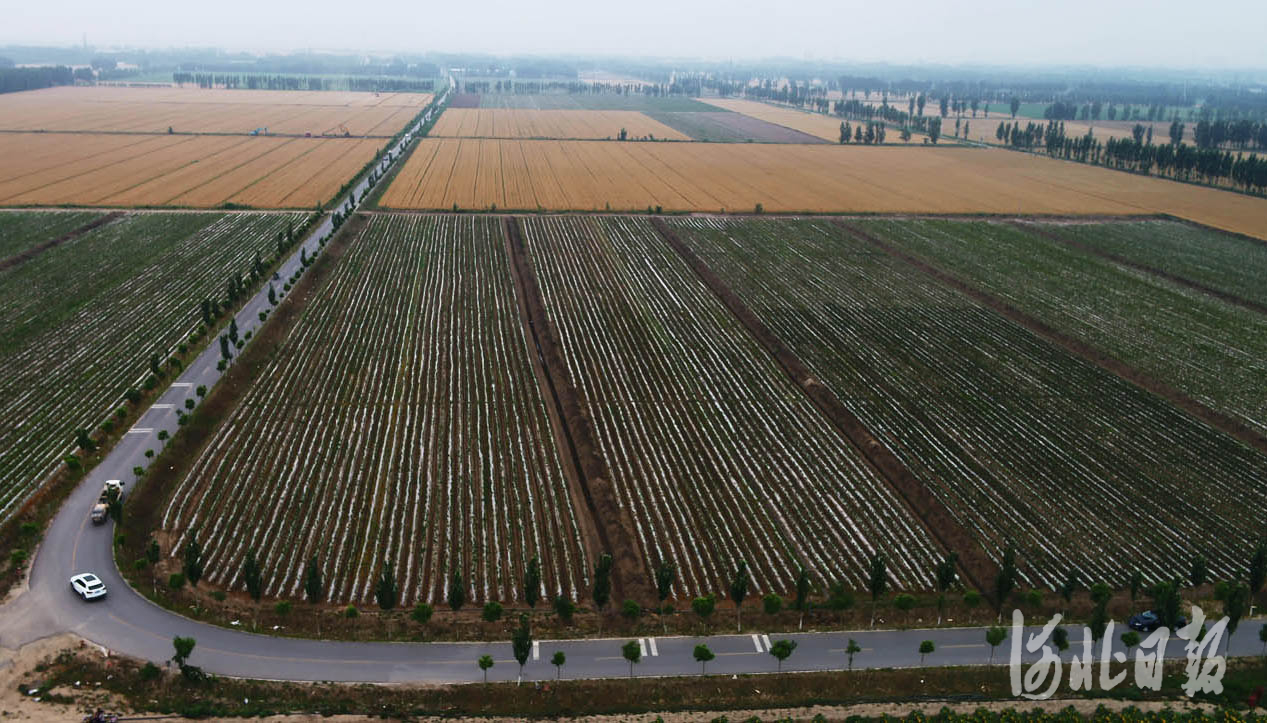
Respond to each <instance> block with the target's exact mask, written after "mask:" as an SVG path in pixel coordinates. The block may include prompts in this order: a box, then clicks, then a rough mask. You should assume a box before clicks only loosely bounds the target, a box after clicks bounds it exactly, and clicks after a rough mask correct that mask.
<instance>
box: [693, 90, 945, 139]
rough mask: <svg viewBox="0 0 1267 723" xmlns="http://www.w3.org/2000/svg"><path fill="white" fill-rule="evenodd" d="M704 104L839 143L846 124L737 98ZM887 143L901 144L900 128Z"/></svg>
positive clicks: (916, 136) (891, 131)
mask: <svg viewBox="0 0 1267 723" xmlns="http://www.w3.org/2000/svg"><path fill="white" fill-rule="evenodd" d="M704 102H705V103H708V104H710V105H714V106H717V107H718V108H722V109H725V110H729V111H733V112H735V113H741V114H743V115H746V116H749V117H751V118H756V119H758V120H763V121H765V122H767V123H773V124H775V125H780V126H783V127H785V128H791V129H793V130H796V131H800V132H802V133H806V134H808V135H811V136H814V137H816V138H821V139H823V140H825V141H828V142H830V143H837V142H839V141H840V124H841V123H842V122H844V119H842V118H837V117H835V116H829V115H823V114H822V113H811V112H809V111H803V110H798V109H796V108H791V107H784V106H776V105H770V104H769V103H762V102H760V101H755V100H740V99H738V98H709V99H707V100H705V101H704ZM857 124H858V121H849V125H851V126H854V125H857ZM952 125H953V124H952ZM923 138H924V136H923V134H920V133H913V134H912V135H911V141H910V142H911V143H923ZM885 142H887V143H901V142H902V140H901V138H899V137H898V133H897V129H895V128H889V130H888V136H887V138H886V140H885Z"/></svg>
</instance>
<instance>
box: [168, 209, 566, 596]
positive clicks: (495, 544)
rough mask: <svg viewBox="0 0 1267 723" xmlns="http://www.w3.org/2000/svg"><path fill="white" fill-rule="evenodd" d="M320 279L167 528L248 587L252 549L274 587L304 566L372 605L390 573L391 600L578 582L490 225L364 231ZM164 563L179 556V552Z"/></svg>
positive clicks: (549, 448) (502, 257) (494, 223)
mask: <svg viewBox="0 0 1267 723" xmlns="http://www.w3.org/2000/svg"><path fill="white" fill-rule="evenodd" d="M349 244H350V246H349V247H348V250H347V251H346V255H345V256H344V257H343V258H341V259H339V262H338V264H337V265H335V266H334V267H333V268H332V270H331V271H330V273H329V276H328V277H326V278H324V279H322V280H321V286H320V287H319V288H318V289H317V290H316V293H315V294H314V295H313V296H312V297H311V299H310V300H309V301H308V304H307V307H306V308H305V309H304V313H303V316H302V317H301V319H300V320H299V321H298V322H297V323H296V324H295V326H294V327H293V328H291V329H290V331H289V333H288V334H287V336H286V337H285V338H284V339H283V340H282V341H281V343H280V345H279V346H278V348H277V350H276V351H275V352H274V353H273V354H272V356H271V357H270V359H269V361H268V363H267V366H266V367H265V368H264V370H263V372H262V374H261V376H260V378H259V379H258V380H257V381H256V383H254V384H253V385H251V387H250V388H249V390H248V391H246V392H245V393H244V397H243V400H242V402H241V403H240V404H239V405H238V406H237V408H236V409H234V410H233V412H232V413H231V415H230V416H229V418H228V419H227V420H225V421H224V422H223V423H222V424H221V425H220V426H219V428H218V430H217V431H216V432H215V434H214V436H213V438H212V439H211V440H210V441H209V442H208V444H207V446H206V447H205V448H204V449H203V450H202V452H201V454H200V456H199V457H198V458H197V459H196V460H195V461H194V463H193V465H192V468H191V470H190V472H189V474H188V475H187V476H186V477H185V478H184V480H183V481H182V482H181V483H180V484H179V486H178V487H177V488H176V490H175V493H174V495H173V497H172V498H171V500H170V502H169V503H168V504H167V507H166V510H165V512H164V515H163V527H164V529H166V530H168V531H170V532H172V533H173V534H174V536H175V538H174V539H187V538H188V536H189V534H190V532H191V531H193V530H195V529H196V530H197V536H198V539H199V541H200V542H202V543H203V545H204V547H205V548H206V550H207V557H206V559H207V571H208V577H209V578H210V579H211V580H213V581H214V582H216V583H219V584H222V585H225V586H227V587H230V588H238V589H240V587H241V580H240V579H239V575H240V572H241V569H242V565H241V560H242V557H243V555H244V554H245V551H246V550H247V549H248V548H249V547H252V546H253V547H256V548H257V549H258V550H259V552H260V555H261V557H262V559H263V560H264V564H265V569H266V571H267V572H266V575H265V582H266V587H267V593H268V594H270V595H278V596H283V597H297V596H298V595H299V591H300V589H301V585H302V577H303V572H304V567H305V565H306V563H307V562H308V560H309V558H310V557H311V556H313V555H316V556H318V557H319V560H320V563H321V565H322V567H323V568H324V579H325V583H326V587H327V590H328V591H329V593H328V597H329V598H330V599H331V600H333V601H336V602H347V601H356V602H358V603H359V602H361V601H365V600H367V599H373V594H372V588H373V584H374V581H375V580H376V579H377V577H378V575H379V570H380V566H381V565H382V562H383V560H384V559H387V560H389V561H390V562H391V564H392V565H393V570H394V573H395V579H396V580H397V581H398V583H399V588H400V592H401V600H402V604H404V605H407V606H412V605H413V604H414V602H416V601H418V600H426V601H431V602H438V601H442V600H444V599H445V592H446V588H447V584H448V580H449V575H450V573H451V572H452V571H454V570H457V571H459V572H461V573H462V577H463V580H464V584H465V586H466V588H467V596H468V599H469V600H478V601H484V600H501V601H515V600H517V599H519V598H520V596H521V593H520V590H521V581H522V579H523V578H522V576H523V572H524V568H525V565H526V562H527V560H528V559H529V558H530V557H531V556H533V555H540V556H541V563H542V568H543V577H544V581H543V585H542V593H543V594H545V595H551V596H553V595H557V594H566V595H569V596H572V597H573V598H574V599H575V598H577V597H579V596H580V595H581V594H582V592H583V591H584V590H586V589H587V587H588V577H587V570H588V567H589V562H590V561H589V560H588V558H587V552H586V549H585V546H584V544H583V542H582V531H581V527H580V525H581V523H580V522H579V521H578V514H579V513H578V512H577V511H576V510H574V508H573V505H572V497H571V493H570V489H569V484H568V481H567V479H566V477H565V473H564V470H563V468H562V465H561V462H560V457H559V451H558V449H557V448H556V447H555V442H554V439H555V438H554V436H553V432H552V430H551V423H550V421H549V418H548V416H547V410H546V407H545V402H544V400H543V398H542V396H541V392H540V387H539V385H538V382H537V378H536V376H535V371H534V367H533V365H534V363H535V362H534V361H533V356H531V355H530V353H529V346H528V343H527V341H526V338H525V329H524V325H523V322H522V320H521V316H520V312H519V309H518V303H519V302H518V299H517V291H516V287H515V285H514V282H513V279H512V276H511V272H510V267H509V263H508V257H507V254H506V249H505V241H504V238H503V236H502V232H501V225H500V223H499V222H498V220H496V219H490V218H482V217H470V216H467V217H418V216H404V215H402V216H394V217H393V216H386V215H378V216H375V217H373V218H372V219H371V220H370V221H369V222H368V223H367V224H366V225H365V226H364V227H363V228H362V229H361V230H360V231H359V233H358V235H357V236H356V237H354V238H353V239H351V240H350V241H349ZM171 549H172V550H177V549H179V545H173V546H172V547H171Z"/></svg>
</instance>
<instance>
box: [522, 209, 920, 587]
mask: <svg viewBox="0 0 1267 723" xmlns="http://www.w3.org/2000/svg"><path fill="white" fill-rule="evenodd" d="M521 223H522V225H523V237H524V238H525V240H526V246H527V250H528V254H529V257H530V259H531V264H532V266H533V269H534V273H535V275H536V277H537V279H538V282H539V284H540V288H541V293H542V296H543V299H544V303H545V309H546V314H547V316H548V318H549V320H550V322H551V323H552V324H553V325H554V327H555V328H557V330H558V335H559V338H560V342H561V345H562V347H563V356H564V360H565V363H566V365H567V373H568V375H569V376H570V377H571V379H572V381H573V383H574V384H575V386H576V387H577V389H578V391H579V395H580V397H581V400H582V404H583V406H584V407H585V409H586V410H587V412H588V416H589V418H590V419H591V420H592V422H593V425H594V429H595V436H596V437H597V446H598V448H599V449H598V451H599V453H600V454H601V456H602V458H603V460H604V461H605V463H606V466H607V468H608V470H610V474H611V478H612V481H613V483H614V485H615V488H616V491H617V497H618V501H619V504H620V505H621V507H622V508H624V510H626V511H627V512H628V514H629V516H630V517H631V518H632V520H633V525H634V528H635V529H636V531H637V533H636V534H637V542H638V545H639V546H640V547H641V553H642V557H643V559H644V560H645V563H646V565H647V566H649V567H653V566H655V565H656V564H658V563H659V562H660V561H662V560H667V561H670V562H672V563H673V564H675V565H676V566H677V569H678V582H677V586H676V587H675V590H674V593H675V594H676V595H677V596H678V597H680V598H686V597H693V596H697V595H703V594H708V593H713V592H717V591H721V590H726V589H727V586H728V584H729V583H728V581H729V580H730V579H731V576H732V575H733V572H734V570H735V567H736V565H737V564H738V562H739V561H740V560H745V561H747V563H748V564H749V566H750V569H751V572H752V579H753V587H754V592H756V591H759V592H775V591H777V592H787V591H788V589H789V586H790V584H791V581H792V580H794V579H795V578H796V575H797V570H798V568H799V567H800V566H802V565H803V566H804V567H805V568H806V569H808V570H810V571H811V575H812V577H813V579H814V581H815V584H817V585H820V586H822V587H824V588H825V587H826V586H827V585H828V584H831V583H837V582H843V583H845V584H846V585H847V586H848V587H850V588H854V589H862V588H864V587H865V585H866V577H865V575H866V569H867V561H868V559H869V557H870V556H871V555H873V554H876V553H883V554H886V555H888V556H889V570H890V575H891V578H890V579H891V580H893V581H894V582H895V583H896V584H898V585H899V586H902V587H910V588H923V587H927V586H929V585H930V584H931V574H932V570H933V568H934V566H935V564H936V562H937V560H939V559H940V557H941V551H940V550H939V549H938V547H937V546H936V544H935V543H934V542H933V541H932V540H931V538H930V536H929V534H928V531H927V530H926V529H924V528H923V526H922V524H921V523H920V522H919V521H918V519H917V518H915V517H914V516H913V514H912V513H911V512H910V510H909V509H907V508H906V506H905V505H904V503H902V502H901V501H900V500H899V498H898V497H897V495H896V493H894V492H893V491H892V490H891V489H889V488H888V486H887V485H886V484H885V482H884V481H883V480H882V479H881V478H880V476H879V474H878V473H877V472H876V471H875V470H874V469H872V468H871V467H870V466H869V465H868V463H867V462H866V461H865V460H864V459H863V457H862V456H861V454H860V453H859V452H858V451H857V450H855V449H854V448H853V447H851V446H850V445H849V444H848V442H847V441H845V440H844V439H843V438H842V437H841V436H840V434H839V433H838V432H837V430H836V429H834V428H833V427H832V426H831V424H830V423H829V422H828V421H827V419H826V418H825V417H823V416H822V415H821V414H820V413H819V412H818V411H817V410H816V409H815V407H814V406H813V405H812V404H811V402H810V400H809V398H808V397H806V396H805V395H804V394H803V393H802V392H801V391H800V390H799V389H798V388H797V387H796V386H795V385H794V384H793V383H792V381H791V380H790V379H789V378H788V377H787V376H786V374H785V373H784V372H783V371H782V370H781V369H780V368H779V367H778V366H777V365H776V363H775V361H774V359H773V358H771V357H770V356H769V355H768V354H766V352H765V351H764V350H763V349H762V348H761V347H760V346H759V345H758V344H757V342H756V340H755V339H753V338H752V337H751V336H749V335H748V333H747V332H746V331H745V329H744V328H743V326H742V325H741V324H740V323H739V321H738V320H736V319H735V318H734V317H733V316H732V315H731V314H730V313H729V312H728V311H727V310H726V308H725V307H724V306H723V305H722V304H721V302H720V301H719V300H718V299H717V298H716V297H715V296H713V295H712V293H711V292H710V291H709V289H708V288H707V287H706V286H705V285H704V284H703V283H702V282H701V281H700V280H699V279H698V278H697V277H696V276H695V275H694V273H693V271H692V270H691V269H690V267H688V266H687V265H686V263H685V262H684V261H683V260H682V259H681V258H680V257H678V256H677V255H676V253H675V252H674V251H673V249H672V248H670V247H669V246H668V245H667V244H665V242H664V241H663V240H662V239H661V238H660V237H659V235H658V234H657V233H656V231H655V230H654V229H653V227H652V226H651V224H650V223H649V222H647V221H646V220H645V219H639V218H631V217H601V218H600V217H592V218H577V217H561V216H547V217H540V218H538V217H526V218H524V219H523V220H522V221H521ZM645 574H646V575H647V576H648V578H649V576H650V569H648V570H647V571H646V572H645Z"/></svg>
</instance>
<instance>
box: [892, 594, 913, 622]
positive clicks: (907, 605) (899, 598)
mask: <svg viewBox="0 0 1267 723" xmlns="http://www.w3.org/2000/svg"><path fill="white" fill-rule="evenodd" d="M893 607H895V608H897V609H898V610H900V611H902V613H903V615H904V616H905V618H906V619H905V621H904V622H906V623H908V624H909V623H910V622H911V608H913V607H915V596H914V595H911V594H910V593H905V592H903V593H898V594H897V595H896V596H894V598H893Z"/></svg>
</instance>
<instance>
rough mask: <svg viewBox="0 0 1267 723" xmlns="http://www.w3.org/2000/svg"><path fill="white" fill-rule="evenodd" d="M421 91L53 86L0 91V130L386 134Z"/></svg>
mask: <svg viewBox="0 0 1267 723" xmlns="http://www.w3.org/2000/svg"><path fill="white" fill-rule="evenodd" d="M430 102H431V96H430V95H429V94H426V93H385V94H381V95H377V96H376V95H375V94H373V93H351V92H315V91H314V92H301V91H269V90H201V89H194V88H113V87H97V88H76V87H59V88H48V89H46V90H36V91H28V92H24V93H7V94H4V95H0V130H19V131H28V130H47V131H116V132H119V131H126V132H134V133H166V132H167V129H168V128H169V127H170V128H171V129H172V130H174V131H176V132H178V133H249V132H251V131H252V130H254V129H256V128H261V127H266V128H268V129H269V132H271V133H282V134H300V135H302V134H304V133H311V134H312V135H314V136H319V135H322V134H323V133H330V134H341V133H342V131H341V130H339V126H340V125H342V126H344V127H346V128H347V130H348V132H349V133H351V134H352V135H356V136H383V137H390V136H392V135H394V134H395V133H396V132H397V131H399V130H400V129H401V128H403V127H404V126H405V124H406V123H407V122H409V120H410V119H411V118H413V117H414V116H415V115H417V114H418V111H419V110H421V109H422V108H423V107H424V106H426V105H427V103H430Z"/></svg>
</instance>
